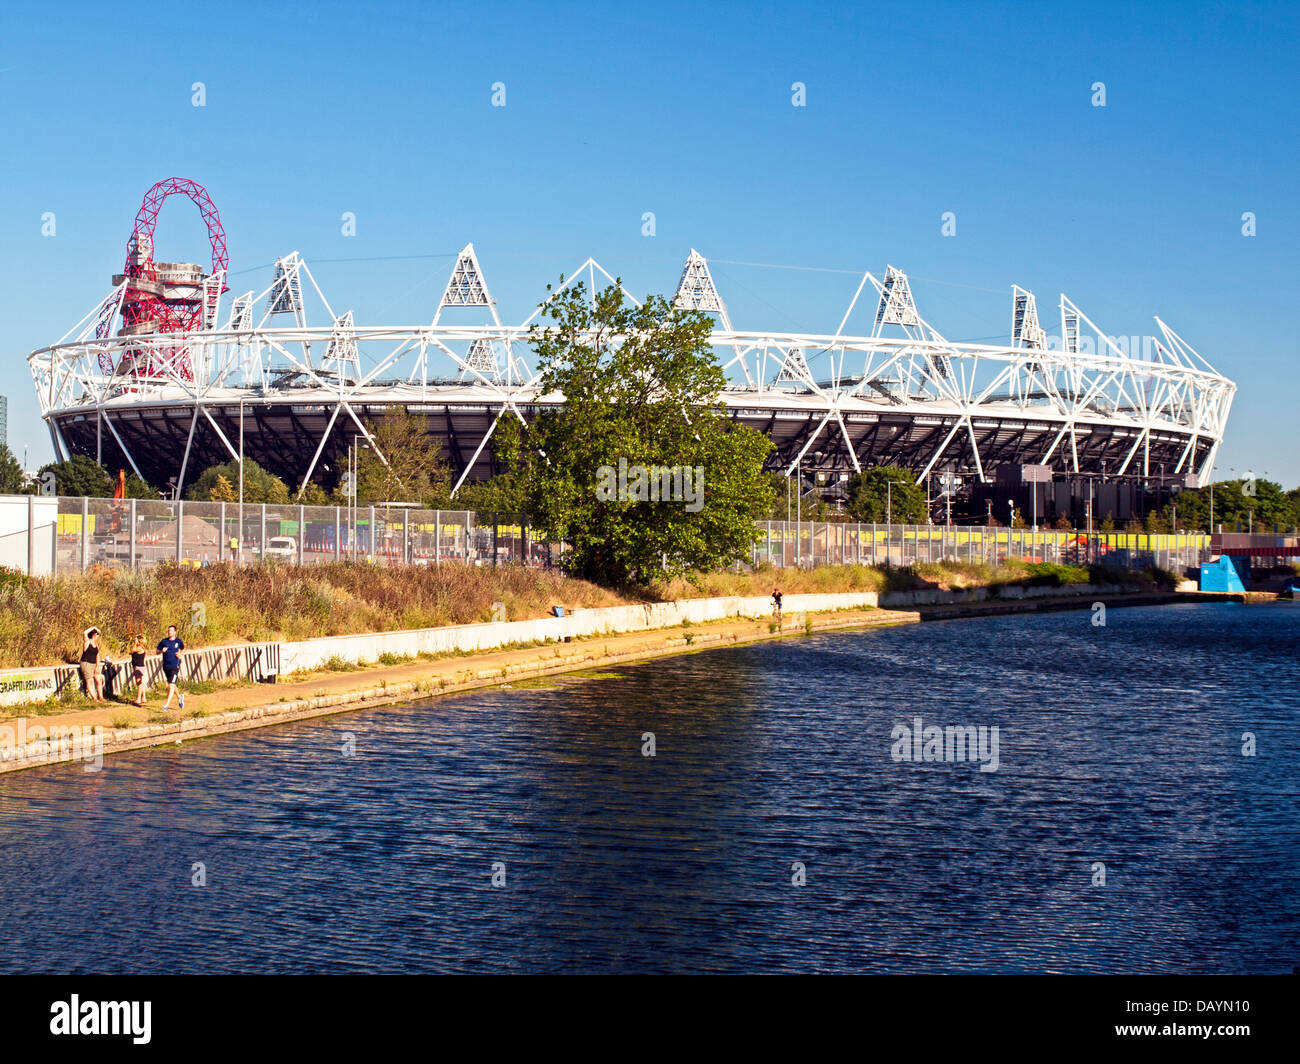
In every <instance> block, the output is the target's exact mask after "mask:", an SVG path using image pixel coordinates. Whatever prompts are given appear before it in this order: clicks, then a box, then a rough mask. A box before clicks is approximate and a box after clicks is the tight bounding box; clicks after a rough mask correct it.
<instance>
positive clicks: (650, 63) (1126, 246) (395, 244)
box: [0, 2, 1300, 487]
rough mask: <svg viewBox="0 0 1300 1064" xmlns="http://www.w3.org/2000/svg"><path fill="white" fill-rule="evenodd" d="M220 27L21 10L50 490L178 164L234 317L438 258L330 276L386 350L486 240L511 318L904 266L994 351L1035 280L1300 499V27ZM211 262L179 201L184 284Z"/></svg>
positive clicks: (783, 17) (295, 20)
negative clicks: (46, 218)
mask: <svg viewBox="0 0 1300 1064" xmlns="http://www.w3.org/2000/svg"><path fill="white" fill-rule="evenodd" d="M149 10H150V11H151V12H156V11H157V10H158V9H156V8H151V9H149ZM194 11H195V12H196V14H195V15H194V17H186V16H184V15H177V16H176V17H175V18H172V19H161V20H159V22H158V23H157V25H156V26H152V27H151V26H149V25H141V23H147V22H148V21H149V19H151V18H153V15H152V14H151V15H149V16H148V17H147V18H140V19H136V18H131V17H128V16H127V14H126V12H125V11H124V9H121V8H114V7H112V6H110V5H101V4H94V5H77V4H62V5H57V6H51V5H39V6H38V5H31V6H18V5H13V4H10V5H6V6H5V8H4V10H3V13H0V101H2V103H0V143H3V144H4V166H3V169H2V170H0V175H2V176H0V337H2V338H3V354H4V357H3V362H2V363H0V365H2V366H3V368H2V369H0V393H3V394H6V395H8V396H9V397H10V418H9V443H10V446H11V447H12V448H13V449H14V451H15V453H17V454H18V456H19V457H20V459H21V457H22V450H23V445H24V444H25V443H27V444H30V445H31V454H30V458H29V463H30V464H31V465H35V464H37V463H39V462H41V461H45V460H47V459H48V458H49V457H50V455H51V453H52V452H51V450H50V444H49V437H48V433H47V432H46V430H45V428H44V425H43V423H42V422H41V421H40V419H39V416H38V412H37V407H36V403H35V399H34V395H33V388H32V384H31V379H30V376H29V374H28V372H27V368H26V364H25V361H24V360H25V358H26V356H27V354H28V353H30V351H31V350H32V349H34V348H36V347H39V346H42V345H44V344H47V343H51V342H53V341H54V340H56V339H57V338H58V337H59V336H60V335H61V334H62V333H63V332H64V331H66V330H67V329H68V328H69V327H70V326H72V325H73V324H74V323H75V322H76V321H77V319H78V318H80V317H81V316H82V315H83V314H85V313H86V312H87V311H88V310H89V309H90V308H91V307H92V306H93V305H94V304H95V302H96V301H97V300H98V299H100V298H102V296H103V295H105V294H106V293H107V291H108V286H109V275H110V274H111V273H113V272H115V271H117V270H120V269H121V266H122V260H123V250H124V245H125V241H126V239H127V237H128V236H129V235H130V230H131V222H132V220H133V218H134V215H135V212H136V210H137V208H138V206H139V202H140V198H141V196H142V195H143V194H144V192H145V191H146V190H147V189H148V188H149V187H150V186H151V185H152V184H153V183H154V182H155V181H157V180H159V179H161V178H164V177H169V176H172V175H178V176H184V177H190V178H193V179H195V180H197V181H199V182H201V183H202V184H204V185H206V186H207V188H208V190H209V191H210V193H211V195H212V197H213V199H214V200H215V202H216V203H217V206H218V207H219V208H220V211H221V214H222V219H223V221H224V224H225V228H226V231H227V235H228V241H229V250H230V268H231V270H232V272H234V273H239V271H249V272H247V273H243V274H242V275H241V276H239V277H236V278H234V279H233V280H232V286H237V289H236V290H237V291H242V290H244V289H246V288H250V287H255V288H257V289H258V290H260V289H261V288H263V287H264V286H265V285H266V284H267V283H268V282H269V275H270V270H269V268H268V267H266V265H265V264H267V263H269V262H271V261H272V260H274V259H275V257H276V256H277V255H280V254H283V253H285V252H287V251H290V250H298V251H300V252H302V253H303V255H304V256H305V257H306V258H307V259H308V261H309V262H312V261H313V260H318V261H319V260H325V259H362V258H371V257H373V258H379V257H383V256H429V257H425V258H410V259H400V260H398V259H389V260H387V261H372V262H333V263H331V262H320V263H319V264H318V265H317V266H315V267H314V272H315V274H316V276H317V278H318V280H319V281H320V282H321V284H322V287H323V288H324V289H325V292H326V294H327V295H328V296H329V297H330V299H331V301H332V302H333V303H334V304H335V306H336V308H337V309H347V308H349V307H351V308H353V309H354V311H355V312H356V317H357V320H358V321H359V322H363V323H364V322H374V323H378V322H385V323H409V324H415V323H419V322H426V321H428V320H429V319H430V318H431V316H432V311H433V308H434V305H435V303H436V301H437V298H438V295H439V294H440V292H441V288H442V285H443V284H444V282H445V280H446V276H447V272H448V270H449V269H450V265H451V259H450V258H449V257H447V256H450V255H452V254H454V252H455V251H456V250H457V249H458V248H459V247H461V246H462V245H463V244H464V243H466V242H467V241H470V240H472V241H473V242H474V244H475V247H476V249H477V251H478V253H479V257H480V261H481V263H482V265H483V269H484V272H485V274H486V275H487V278H488V280H489V283H490V284H491V286H492V289H493V294H494V295H495V296H496V298H497V299H498V301H499V303H500V304H501V310H502V314H503V316H504V317H505V318H507V319H515V320H517V319H521V318H523V317H524V316H526V314H527V313H528V311H529V310H530V309H531V308H532V306H533V305H534V304H535V303H536V302H537V300H538V299H539V298H540V296H541V293H542V291H543V288H544V285H545V284H546V283H547V282H548V281H552V280H554V279H555V278H556V277H557V276H558V275H559V274H560V273H562V272H569V271H571V270H572V269H573V268H574V267H576V266H577V265H578V263H580V262H581V261H582V260H583V259H584V258H585V257H586V256H587V255H588V254H591V255H594V256H595V257H596V258H597V259H598V260H599V261H600V262H601V263H602V264H603V265H604V266H605V267H606V268H607V269H609V270H610V271H611V272H612V273H615V274H619V275H621V276H622V277H623V278H624V280H625V282H626V283H627V284H628V286H629V287H630V288H631V289H632V291H633V292H636V293H641V292H647V291H665V290H667V291H671V289H672V287H673V286H674V285H675V283H676V281H677V276H678V273H679V272H680V269H681V263H682V261H683V260H684V258H685V256H686V254H687V252H688V251H689V249H690V248H691V247H697V248H699V249H700V250H701V252H703V253H704V254H705V255H706V256H708V257H709V258H710V259H711V260H712V261H713V262H714V264H715V265H714V274H715V278H716V279H717V282H718V286H719V288H720V289H721V291H722V294H723V296H724V298H725V299H726V300H727V302H728V305H729V307H730V309H731V312H732V319H733V321H734V322H735V324H736V325H737V326H738V327H769V328H782V329H787V328H799V329H802V330H807V331H816V332H833V331H834V330H835V327H836V326H837V325H838V323H839V319H840V316H841V314H842V313H843V310H844V307H845V306H846V305H847V302H848V300H849V299H850V298H851V297H852V294H853V291H854V289H855V287H856V285H857V277H855V276H853V275H852V274H851V273H848V272H845V273H834V272H814V271H793V270H777V269H766V268H758V267H753V266H740V265H734V263H738V262H759V263H775V264H787V265H798V266H816V267H823V268H832V269H836V270H844V271H860V270H862V269H872V270H873V271H875V272H876V273H877V274H879V273H881V272H882V271H883V269H884V267H885V264H886V263H893V264H894V265H896V266H899V267H901V268H903V269H905V270H907V271H908V272H909V273H910V274H911V275H912V277H913V278H914V290H915V293H916V296H917V301H918V304H919V305H920V309H921V311H922V313H923V314H924V315H925V316H926V317H927V319H929V320H930V321H931V323H932V324H933V325H934V326H935V327H936V328H938V329H939V330H940V331H941V332H943V333H944V334H945V335H947V336H949V337H951V338H954V339H974V338H990V339H991V338H995V337H1002V336H1004V335H1005V334H1006V331H1007V329H1008V321H1009V318H1010V293H1009V288H1010V285H1011V284H1012V283H1013V282H1014V283H1019V284H1022V285H1024V286H1026V287H1028V288H1031V289H1033V290H1034V291H1035V292H1036V293H1037V294H1038V297H1039V303H1040V311H1041V314H1042V317H1043V318H1044V323H1045V324H1050V323H1051V321H1053V320H1054V319H1055V304H1056V298H1057V294H1058V293H1059V292H1061V291H1065V292H1066V293H1067V294H1068V295H1069V296H1070V297H1071V298H1072V299H1073V300H1074V301H1075V302H1076V303H1077V304H1078V305H1079V306H1080V307H1082V308H1083V310H1084V311H1085V312H1086V313H1087V314H1088V315H1089V316H1090V317H1091V318H1092V319H1093V320H1094V321H1096V322H1097V323H1098V324H1099V325H1100V326H1101V327H1102V328H1104V329H1106V330H1107V331H1108V332H1110V333H1112V334H1125V335H1127V334H1138V333H1141V334H1146V333H1150V332H1153V331H1155V327H1154V323H1153V322H1152V321H1151V316H1152V315H1153V314H1159V315H1160V316H1161V317H1162V318H1164V320H1165V321H1166V322H1168V323H1169V324H1170V325H1171V326H1172V327H1173V328H1174V329H1176V330H1177V331H1178V332H1179V333H1181V335H1182V336H1183V337H1185V338H1186V339H1187V340H1188V341H1189V342H1190V343H1192V344H1193V345H1194V346H1195V347H1196V348H1197V349H1198V350H1199V351H1200V353H1201V354H1202V355H1203V356H1204V357H1205V358H1206V359H1208V360H1209V361H1210V363H1211V364H1213V365H1214V366H1215V367H1216V368H1218V369H1219V370H1220V371H1222V372H1224V373H1226V374H1227V375H1228V376H1230V377H1232V378H1233V379H1234V380H1236V381H1237V383H1238V386H1239V391H1238V395H1237V399H1236V402H1235V405H1234V408H1233V413H1232V418H1231V421H1230V425H1229V432H1228V438H1227V440H1226V442H1225V445H1224V448H1223V449H1222V451H1221V452H1220V458H1219V468H1218V471H1217V472H1218V475H1220V476H1226V475H1228V469H1229V467H1235V468H1236V470H1238V471H1241V470H1244V469H1246V468H1251V469H1253V471H1254V472H1255V473H1257V474H1265V473H1267V474H1268V475H1269V476H1271V477H1272V478H1274V479H1280V480H1282V481H1283V482H1284V484H1285V486H1287V487H1293V486H1295V485H1296V484H1297V483H1300V447H1297V442H1298V438H1300V429H1298V428H1297V426H1298V425H1300V418H1298V417H1297V399H1298V398H1300V390H1298V389H1297V387H1296V384H1297V362H1298V360H1297V355H1298V354H1300V351H1298V350H1297V346H1298V345H1297V340H1296V330H1295V327H1294V323H1293V314H1294V311H1295V308H1296V306H1297V300H1296V295H1295V294H1296V291H1297V280H1300V278H1298V276H1297V275H1298V273H1300V270H1297V252H1296V248H1297V247H1300V207H1297V204H1296V195H1295V189H1296V173H1297V169H1298V164H1300V149H1298V147H1297V138H1296V132H1295V131H1296V129H1297V128H1300V121H1297V119H1298V118H1300V115H1298V114H1297V111H1298V110H1300V103H1298V100H1300V93H1298V92H1297V89H1298V88H1300V77H1298V74H1300V59H1298V58H1297V57H1298V56H1300V40H1298V39H1297V37H1298V36H1300V15H1298V14H1297V6H1296V5H1293V4H1283V3H1277V4H1246V5H1231V6H1230V5H1206V6H1196V5H1190V4H1182V3H1169V4H1159V3H1157V4H1150V5H1134V6H1132V7H1130V6H1128V5H1120V4H1105V3H1096V4H1088V5H1075V4H1063V5H1030V4H988V5H974V4H960V3H957V4H909V5H890V6H880V7H878V8H872V7H868V6H866V5H862V4H848V5H819V6H818V7H817V8H815V9H814V8H812V7H811V6H810V7H808V8H803V7H801V6H800V5H796V4H788V3H780V4H775V3H774V4H753V3H749V4H725V5H724V4H718V5H711V4H701V3H694V4H671V3H659V4H654V5H612V4H610V5H607V4H601V5H574V4H559V3H551V4H546V5H533V4H512V3H503V2H496V3H492V4H478V5H458V6H456V7H449V6H444V5H436V4H427V5H426V4H421V5H414V4H412V5H400V4H360V3H348V4H333V3H317V4H312V5H304V6H300V7H296V6H294V5H290V4H277V5H275V6H274V7H271V8H262V7H259V6H252V5H249V6H245V7H238V6H220V7H206V8H204V7H200V8H195V9H194ZM209 12H210V13H209ZM199 81H201V82H203V83H204V85H205V87H206V106H204V107H194V106H192V104H191V95H192V93H191V86H192V85H193V83H194V82H199ZM796 81H800V82H803V83H804V84H805V85H806V86H807V89H806V101H807V105H806V106H805V107H793V106H792V105H791V85H792V83H794V82H796ZM1097 81H1101V82H1104V83H1105V85H1106V103H1107V105H1106V107H1104V108H1099V107H1094V106H1092V102H1091V101H1092V88H1091V86H1092V85H1093V83H1094V82H1097ZM494 82H503V83H504V84H505V86H506V106H505V107H493V106H492V105H491V96H492V85H493V83H494ZM47 211H52V212H54V213H55V217H56V227H57V228H56V235H55V236H54V237H44V236H42V234H41V216H42V214H43V213H44V212H47ZM345 211H352V212H354V213H355V215H356V230H357V231H356V235H355V236H353V237H344V236H343V235H342V234H341V232H340V227H341V223H340V216H341V215H342V214H343V212H345ZM646 211H653V212H654V214H655V218H656V233H655V236H653V237H645V236H643V235H642V233H641V228H642V221H641V219H642V215H643V213H644V212H646ZM945 211H952V212H955V214H956V217H957V235H956V236H953V237H943V236H941V234H940V218H941V215H942V213H943V212H945ZM1246 211H1251V212H1254V214H1255V215H1256V218H1257V235H1256V236H1254V237H1245V236H1243V235H1242V232H1241V228H1242V222H1241V216H1242V214H1243V212H1246ZM205 251H206V240H205V237H204V233H203V230H202V228H201V227H200V224H199V221H198V217H197V213H196V212H195V211H194V210H193V209H192V207H191V206H190V205H189V204H188V203H187V202H184V201H181V200H179V199H175V200H172V201H169V203H168V204H167V206H166V207H165V208H164V210H163V212H162V215H161V218H160V222H159V228H158V255H159V257H160V258H167V259H190V260H193V261H204V262H206V258H205V257H204V254H203V253H204V252H205ZM436 256H443V257H436ZM258 267H260V268H258ZM241 281H242V284H241V283H240V282H241Z"/></svg>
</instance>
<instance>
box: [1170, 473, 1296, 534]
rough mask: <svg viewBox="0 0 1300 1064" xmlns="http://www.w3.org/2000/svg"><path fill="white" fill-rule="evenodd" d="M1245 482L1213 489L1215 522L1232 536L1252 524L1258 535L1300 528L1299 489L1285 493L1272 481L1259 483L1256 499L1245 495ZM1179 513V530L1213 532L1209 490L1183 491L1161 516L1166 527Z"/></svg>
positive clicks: (1217, 485) (1228, 482)
mask: <svg viewBox="0 0 1300 1064" xmlns="http://www.w3.org/2000/svg"><path fill="white" fill-rule="evenodd" d="M1246 488H1247V484H1246V481H1244V480H1220V481H1218V482H1216V483H1215V485H1214V521H1213V524H1214V526H1215V527H1216V528H1217V527H1218V526H1219V525H1222V526H1223V529H1224V531H1225V532H1231V531H1233V529H1235V528H1236V526H1237V523H1238V522H1240V523H1241V528H1242V531H1245V530H1246V529H1247V528H1249V527H1250V526H1251V524H1252V515H1253V524H1254V527H1255V530H1256V531H1257V532H1271V531H1272V530H1273V525H1274V524H1276V525H1277V526H1278V527H1279V528H1281V529H1287V530H1289V529H1292V528H1295V527H1296V526H1297V525H1300V488H1293V489H1292V490H1291V491H1289V492H1283V491H1282V486H1281V485H1280V484H1278V483H1277V482H1276V481H1272V480H1256V481H1255V483H1254V490H1255V494H1254V495H1248V494H1246ZM1175 509H1177V511H1178V527H1179V528H1181V529H1188V530H1190V531H1200V532H1212V531H1214V529H1212V528H1211V527H1210V524H1211V521H1210V488H1209V487H1208V486H1207V487H1204V488H1198V489H1189V490H1187V491H1181V492H1179V493H1178V495H1177V496H1176V497H1175V499H1174V500H1173V501H1172V502H1170V503H1167V504H1166V505H1165V508H1164V511H1163V513H1162V514H1161V517H1162V519H1163V523H1164V524H1165V525H1166V526H1167V527H1170V528H1172V527H1173V521H1174V510H1175Z"/></svg>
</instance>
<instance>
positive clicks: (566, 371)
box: [497, 284, 773, 586]
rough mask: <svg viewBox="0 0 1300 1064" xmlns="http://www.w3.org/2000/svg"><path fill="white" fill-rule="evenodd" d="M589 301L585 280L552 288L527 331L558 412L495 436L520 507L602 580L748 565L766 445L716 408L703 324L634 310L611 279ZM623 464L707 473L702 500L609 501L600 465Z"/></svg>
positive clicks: (662, 310)
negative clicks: (558, 399) (537, 323)
mask: <svg viewBox="0 0 1300 1064" xmlns="http://www.w3.org/2000/svg"><path fill="white" fill-rule="evenodd" d="M588 300H589V297H588V293H587V291H586V289H585V286H583V285H582V284H576V285H574V286H572V287H571V288H568V289H565V290H563V291H561V292H559V293H557V294H555V295H554V297H553V298H552V299H551V301H550V302H548V303H544V304H543V306H542V318H543V320H544V321H546V320H548V319H549V321H550V322H551V323H553V324H549V325H547V326H545V327H534V328H533V329H532V330H531V332H530V340H531V344H532V347H533V350H534V352H535V354H536V356H537V361H538V366H539V368H540V370H541V374H542V381H541V391H542V392H544V393H545V392H559V393H561V394H562V395H563V396H564V406H563V407H562V408H559V409H554V410H546V411H543V412H541V413H539V414H538V415H537V416H536V417H535V418H534V420H533V421H532V422H531V423H530V424H529V425H527V426H521V425H520V424H519V422H518V419H516V418H509V417H507V418H504V419H503V420H502V421H501V423H500V426H499V427H498V430H497V431H498V433H499V435H500V445H499V453H500V454H501V455H502V456H503V457H504V458H505V460H506V461H507V462H509V464H510V465H511V468H512V469H513V470H514V472H515V476H516V477H517V478H518V479H517V483H518V488H519V500H520V502H521V503H522V504H523V507H522V508H523V509H524V511H525V512H527V513H528V514H529V515H530V517H531V520H532V523H533V524H534V525H535V526H536V527H537V528H538V529H539V530H541V531H542V532H543V534H545V535H546V536H548V537H549V538H551V539H559V538H560V537H564V538H566V539H567V540H568V541H569V542H570V543H571V544H572V545H573V549H572V550H571V551H570V552H568V553H567V554H566V555H565V564H566V566H567V567H568V569H569V571H570V572H572V573H576V574H579V575H581V576H584V577H586V578H588V579H591V580H593V581H596V582H599V583H603V584H606V585H615V586H620V585H624V584H641V585H644V584H648V583H650V582H651V581H653V580H656V579H661V578H662V579H670V578H672V577H674V576H677V575H680V574H684V573H688V572H691V573H694V572H699V571H704V570H710V569H718V568H723V567H725V566H727V565H729V564H731V563H733V562H735V561H738V560H741V559H743V558H744V557H745V555H746V554H747V553H748V550H749V547H750V546H751V544H752V543H753V542H754V539H755V537H756V535H757V529H756V526H755V524H754V522H755V521H756V520H758V519H759V518H762V517H764V516H765V515H766V514H767V512H768V511H769V510H770V508H771V504H772V494H773V493H772V489H771V486H770V483H769V482H768V481H767V480H766V479H765V478H764V476H763V472H762V470H763V463H764V462H765V460H766V459H767V456H768V454H769V453H770V451H771V449H772V444H771V441H770V440H769V439H768V438H767V437H766V436H764V435H762V434H761V433H759V432H756V431H754V430H752V429H749V428H747V427H745V426H740V425H735V424H734V423H733V422H732V421H731V420H730V419H729V418H727V416H726V415H725V413H724V412H723V411H722V410H721V409H720V408H719V407H718V405H717V404H718V398H719V395H720V393H721V391H722V389H723V387H724V385H725V382H726V379H725V376H724V374H723V372H722V369H721V367H720V366H719V365H718V362H717V359H716V358H715V356H714V354H713V350H712V348H711V347H710V345H709V337H710V333H711V330H712V323H711V321H710V319H709V318H708V317H707V316H706V315H704V314H702V313H699V312H697V311H688V310H683V309H681V308H678V307H675V306H673V305H672V304H671V303H670V302H669V301H668V300H666V299H664V298H663V297H662V296H650V297H648V298H647V299H646V301H645V303H644V304H643V305H642V306H640V307H636V306H633V305H632V304H631V303H630V302H629V301H627V300H625V298H624V296H623V293H622V290H621V287H620V286H619V285H617V284H615V285H611V286H610V287H608V288H606V289H605V290H604V291H602V292H599V293H597V294H596V297H595V305H594V306H592V305H591V304H590V303H589V301H588ZM620 460H622V461H623V462H625V463H626V464H627V466H628V467H644V468H652V467H684V468H687V469H691V470H702V471H703V472H702V476H703V491H702V498H701V499H700V506H699V507H698V508H696V507H695V506H694V504H692V505H691V506H689V507H688V505H686V504H685V503H683V502H682V501H669V502H665V501H658V502H656V501H651V500H649V499H638V498H636V497H632V498H627V497H625V496H624V497H620V496H618V495H613V496H612V497H611V493H610V492H609V491H608V490H605V489H608V487H609V486H610V479H611V478H610V476H609V475H608V473H607V471H608V470H616V469H618V468H619V466H620ZM598 489H601V490H598ZM629 494H630V493H629ZM692 511H695V512H692Z"/></svg>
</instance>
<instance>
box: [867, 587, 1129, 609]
mask: <svg viewBox="0 0 1300 1064" xmlns="http://www.w3.org/2000/svg"><path fill="white" fill-rule="evenodd" d="M1122 590H1123V589H1122V588H1121V587H1119V586H1118V585H1115V584H1066V585H1065V586H1064V587H1047V586H1042V587H1026V586H1024V585H1022V584H1008V585H1005V586H1002V587H997V588H987V587H968V588H963V589H962V590H960V591H940V590H938V589H937V588H925V589H923V590H920V591H886V592H885V593H884V594H883V595H881V596H880V601H879V603H878V605H879V606H880V607H881V608H882V609H887V610H899V609H915V608H916V607H917V606H960V605H965V604H967V603H975V602H1019V601H1022V600H1024V599H1061V598H1082V597H1084V596H1091V597H1093V598H1096V596H1098V595H1114V594H1117V593H1119V592H1120V591H1122Z"/></svg>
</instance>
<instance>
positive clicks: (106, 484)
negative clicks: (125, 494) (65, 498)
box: [37, 454, 115, 499]
mask: <svg viewBox="0 0 1300 1064" xmlns="http://www.w3.org/2000/svg"><path fill="white" fill-rule="evenodd" d="M47 472H52V473H53V474H54V490H55V491H56V492H57V493H58V494H59V495H88V496H90V497H91V498H95V499H103V498H107V497H109V496H111V495H112V494H113V488H114V487H115V485H114V483H113V477H112V476H111V475H110V474H109V472H108V470H107V469H105V468H104V467H103V466H102V465H100V464H99V463H98V462H96V461H95V460H94V459H93V458H87V457H86V456H85V455H84V454H74V455H73V456H72V457H71V458H69V459H68V460H67V461H66V462H47V463H46V464H45V465H43V466H41V468H40V470H39V471H38V472H37V479H38V480H39V479H40V478H41V477H43V476H44V475H45V474H46V473H47Z"/></svg>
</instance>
